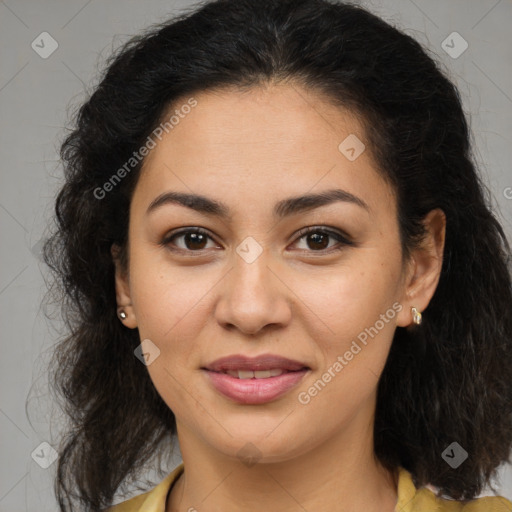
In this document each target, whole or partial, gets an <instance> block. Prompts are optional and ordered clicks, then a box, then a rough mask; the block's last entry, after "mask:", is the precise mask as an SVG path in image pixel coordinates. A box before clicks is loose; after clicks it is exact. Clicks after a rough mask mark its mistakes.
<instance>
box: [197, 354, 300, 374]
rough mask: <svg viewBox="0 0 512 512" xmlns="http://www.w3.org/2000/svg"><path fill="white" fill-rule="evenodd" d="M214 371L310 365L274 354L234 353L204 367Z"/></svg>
mask: <svg viewBox="0 0 512 512" xmlns="http://www.w3.org/2000/svg"><path fill="white" fill-rule="evenodd" d="M203 368H204V369H206V370H210V371H213V372H223V371H228V370H229V371H234V370H251V371H258V370H274V369H281V370H289V371H296V370H301V369H303V368H306V369H308V368H309V367H308V366H307V365H305V364H304V363H301V362H300V361H294V360H293V359H288V358H286V357H281V356H277V355H273V354H262V355H260V356H257V357H247V356H244V355H238V354H237V355H232V356H227V357H221V358H220V359H216V360H215V361H213V362H212V363H210V364H208V365H207V366H204V367H203Z"/></svg>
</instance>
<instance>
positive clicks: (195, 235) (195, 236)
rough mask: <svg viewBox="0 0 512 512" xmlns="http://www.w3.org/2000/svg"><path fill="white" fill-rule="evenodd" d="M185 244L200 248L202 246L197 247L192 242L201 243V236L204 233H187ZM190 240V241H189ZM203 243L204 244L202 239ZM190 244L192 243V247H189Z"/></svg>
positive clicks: (202, 236)
mask: <svg viewBox="0 0 512 512" xmlns="http://www.w3.org/2000/svg"><path fill="white" fill-rule="evenodd" d="M185 236H187V237H188V238H187V245H188V246H189V249H194V248H195V249H202V248H203V247H197V246H194V244H199V245H201V240H200V239H201V238H203V239H204V235H203V234H201V233H188V234H187V235H185ZM189 242H190V243H189ZM202 242H203V244H204V240H202ZM190 245H192V246H193V247H190Z"/></svg>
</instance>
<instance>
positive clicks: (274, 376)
mask: <svg viewBox="0 0 512 512" xmlns="http://www.w3.org/2000/svg"><path fill="white" fill-rule="evenodd" d="M201 370H202V371H203V372H204V375H205V377H206V378H207V380H208V382H209V383H210V384H211V385H212V386H213V388H214V389H216V390H217V391H218V392H219V393H220V394H221V395H223V396H224V397H226V398H229V399H230V400H231V401H234V402H236V403H239V404H245V405H259V404H265V403H267V402H272V401H273V400H277V399H278V398H280V397H282V396H284V395H286V394H287V393H288V392H289V391H291V389H293V388H294V387H296V386H297V385H298V384H299V383H300V382H301V381H302V380H303V379H304V377H305V376H306V375H307V374H308V373H309V371H310V368H309V367H308V366H307V365H305V364H304V363H301V362H300V361H294V360H292V359H287V358H284V357H281V356H275V355H272V354H264V355H261V356H258V357H253V358H250V357H245V356H242V355H236V356H229V357H223V358H221V359H217V360H216V361H213V363H210V364H208V365H207V366H206V367H203V368H201Z"/></svg>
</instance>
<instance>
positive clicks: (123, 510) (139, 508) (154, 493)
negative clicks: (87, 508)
mask: <svg viewBox="0 0 512 512" xmlns="http://www.w3.org/2000/svg"><path fill="white" fill-rule="evenodd" d="M183 471H184V467H183V463H181V464H180V465H179V466H178V467H176V468H175V469H174V470H173V471H171V473H169V474H168V475H167V476H166V477H165V478H164V479H163V480H162V481H161V482H160V483H159V484H158V485H157V486H156V487H154V488H153V489H152V490H150V491H148V492H145V493H143V494H139V495H138V496H134V497H133V498H130V499H128V500H126V501H123V502H122V503H118V504H117V505H113V506H112V507H110V508H108V509H106V510H103V511H102V512H146V511H151V512H165V502H166V500H167V495H168V494H169V491H170V490H171V488H172V486H173V485H174V483H175V482H176V480H178V478H179V476H180V475H181V474H182V473H183Z"/></svg>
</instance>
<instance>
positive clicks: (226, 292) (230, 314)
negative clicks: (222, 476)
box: [215, 252, 293, 335]
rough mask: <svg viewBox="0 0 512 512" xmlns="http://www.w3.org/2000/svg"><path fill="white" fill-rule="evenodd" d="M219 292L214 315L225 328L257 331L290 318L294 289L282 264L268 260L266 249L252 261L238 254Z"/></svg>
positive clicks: (281, 325)
mask: <svg viewBox="0 0 512 512" xmlns="http://www.w3.org/2000/svg"><path fill="white" fill-rule="evenodd" d="M280 274H281V275H280ZM220 293H221V298H220V300H219V301H218V303H217V307H216V310H215V316H216V319H217V321H218V322H219V324H221V325H222V326H223V327H224V328H226V329H233V328H236V329H238V330H239V331H240V332H242V333H244V334H247V335H256V334H258V333H259V332H260V331H262V330H264V329H270V328H271V327H270V326H272V328H278V327H280V328H283V327H285V326H286V325H288V324H289V322H290V320H291V309H292V308H291V300H292V297H293V293H292V292H291V290H290V288H289V287H288V286H286V284H285V281H284V275H283V272H280V271H279V265H277V264H272V262H269V261H268V259H267V257H266V255H265V252H263V253H262V254H261V255H260V256H259V257H258V258H257V259H256V260H255V261H252V262H251V263H248V262H246V261H245V260H244V259H243V258H241V257H239V256H238V255H236V258H235V261H234V265H233V267H232V268H231V270H230V271H229V272H228V274H227V275H226V276H225V278H224V279H223V280H222V288H221V290H220Z"/></svg>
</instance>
